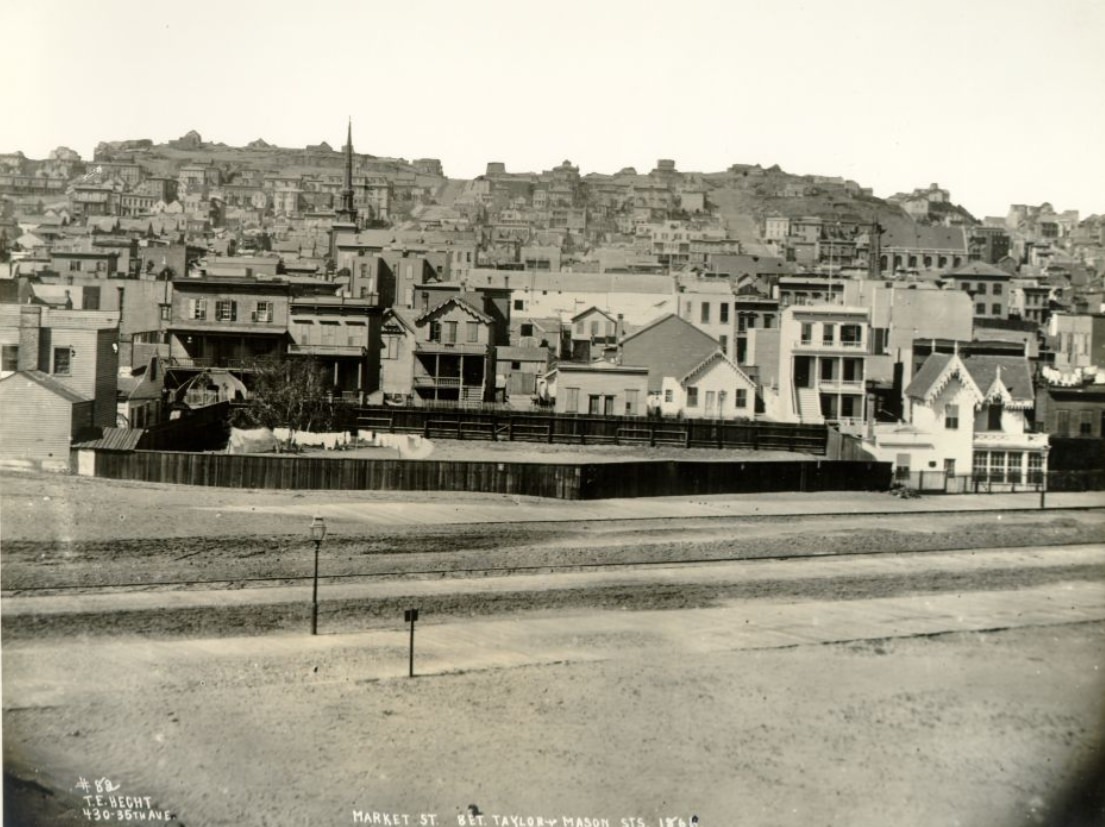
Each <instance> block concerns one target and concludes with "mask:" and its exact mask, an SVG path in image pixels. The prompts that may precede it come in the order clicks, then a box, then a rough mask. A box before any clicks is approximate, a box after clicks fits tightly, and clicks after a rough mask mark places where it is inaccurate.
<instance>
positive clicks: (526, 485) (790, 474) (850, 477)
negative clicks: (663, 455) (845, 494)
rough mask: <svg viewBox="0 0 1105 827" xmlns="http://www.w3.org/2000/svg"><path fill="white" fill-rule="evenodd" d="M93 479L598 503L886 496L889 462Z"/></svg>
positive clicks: (229, 465)
mask: <svg viewBox="0 0 1105 827" xmlns="http://www.w3.org/2000/svg"><path fill="white" fill-rule="evenodd" d="M90 470H91V473H92V474H94V475H95V476H97V477H104V478H108V479H120V480H134V481H139V482H157V483H173V484H177V485H207V486H220V487H225V488H268V489H302V490H308V489H310V490H355V491H475V492H482V493H494V494H514V495H520V496H532V497H550V498H556V499H563V500H595V499H605V498H609V497H657V496H677V495H686V494H734V493H759V492H768V491H842V490H887V489H888V488H889V487H890V477H891V465H890V463H884V462H836V461H830V460H807V461H766V462H682V461H677V460H664V461H644V462H611V463H578V464H569V463H512V462H460V461H437V460H402V459H337V458H330V457H302V456H272V455H248V454H247V455H242V454H201V453H179V452H171V451H141V450H140V451H133V452H122V451H97V452H95V458H94V461H93V462H92V467H91V469H90Z"/></svg>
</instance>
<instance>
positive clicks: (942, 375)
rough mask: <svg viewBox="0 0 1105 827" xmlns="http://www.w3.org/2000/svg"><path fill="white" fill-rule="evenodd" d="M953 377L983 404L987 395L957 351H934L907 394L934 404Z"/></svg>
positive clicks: (911, 383) (910, 385)
mask: <svg viewBox="0 0 1105 827" xmlns="http://www.w3.org/2000/svg"><path fill="white" fill-rule="evenodd" d="M952 379H958V380H959V381H960V382H961V383H962V384H963V385H964V386H965V387H966V388H967V389H968V390H969V391H970V392H971V395H972V396H973V397H974V398H975V404H976V405H980V404H982V401H983V399H985V396H984V394H983V392H982V389H981V388H979V386H978V383H976V382H975V380H974V378H973V377H972V376H971V374H970V371H968V370H967V368H966V366H965V365H964V364H963V360H962V359H960V358H959V354H957V353H933V354H932V355H930V356H929V357H928V358H927V359H926V360H925V363H924V364H923V365H921V369H920V370H919V371H917V373H916V375H914V377H913V381H911V382H910V383H909V386H908V387H907V388H906V389H905V395H906V396H908V397H910V398H911V399H920V400H921V401H923V402H925V403H926V404H932V402H933V400H935V399H936V397H937V396H939V395H940V394H941V393H943V391H944V389H945V388H946V387H947V386H948V383H949V382H951V380H952Z"/></svg>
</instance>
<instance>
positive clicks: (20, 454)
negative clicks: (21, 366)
mask: <svg viewBox="0 0 1105 827" xmlns="http://www.w3.org/2000/svg"><path fill="white" fill-rule="evenodd" d="M94 408H95V401H94V400H93V399H92V397H89V396H86V395H84V394H83V393H78V392H77V391H75V390H73V388H71V387H69V386H68V385H66V384H64V383H63V382H61V381H59V380H58V379H55V378H54V377H53V376H51V375H50V374H48V373H46V372H44V371H41V370H20V371H17V372H15V373H11V374H8V375H7V376H5V377H4V378H2V379H0V413H2V414H3V415H2V416H0V465H5V466H15V467H34V468H40V469H42V470H44V471H68V470H69V449H70V446H71V445H72V444H73V443H74V442H76V441H77V440H78V439H79V438H80V437H81V435H82V434H83V432H86V431H88V430H89V429H90V428H91V427H92V426H94V425H95V422H94Z"/></svg>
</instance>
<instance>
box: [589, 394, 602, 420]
mask: <svg viewBox="0 0 1105 827" xmlns="http://www.w3.org/2000/svg"><path fill="white" fill-rule="evenodd" d="M600 405H602V397H601V396H599V395H597V394H593V395H592V396H590V397H589V398H588V402H587V413H589V414H592V415H595V416H597V415H598V413H599V406H600Z"/></svg>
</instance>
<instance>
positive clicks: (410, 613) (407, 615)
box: [403, 609, 418, 678]
mask: <svg viewBox="0 0 1105 827" xmlns="http://www.w3.org/2000/svg"><path fill="white" fill-rule="evenodd" d="M416 620H418V609H407V610H406V611H404V612H403V622H404V623H409V624H410V625H411V656H410V670H409V673H408V675H407V677H409V678H413V677H414V622H415V621H416Z"/></svg>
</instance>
